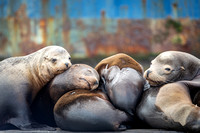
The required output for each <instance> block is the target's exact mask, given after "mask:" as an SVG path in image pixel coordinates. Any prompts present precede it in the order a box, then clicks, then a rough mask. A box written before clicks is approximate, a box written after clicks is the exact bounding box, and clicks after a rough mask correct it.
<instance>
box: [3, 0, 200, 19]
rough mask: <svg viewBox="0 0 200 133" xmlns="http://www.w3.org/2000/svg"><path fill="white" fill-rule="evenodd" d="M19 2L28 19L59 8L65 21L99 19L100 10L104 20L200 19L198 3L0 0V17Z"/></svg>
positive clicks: (185, 0) (57, 12) (181, 0)
mask: <svg viewBox="0 0 200 133" xmlns="http://www.w3.org/2000/svg"><path fill="white" fill-rule="evenodd" d="M22 3H24V4H26V5H27V15H28V17H30V18H45V17H56V18H59V17H62V13H63V8H65V13H66V14H67V15H68V16H69V18H100V17H101V12H102V11H104V12H105V16H106V17H107V18H128V19H144V18H153V19H155V18H156V19H157V18H166V17H168V16H171V17H178V18H182V17H189V18H191V19H198V18H200V0H0V17H1V18H2V17H7V16H12V15H14V13H15V12H16V11H17V10H18V9H19V7H20V5H21V4H22ZM63 3H65V5H64V6H63ZM45 10H46V11H45Z"/></svg>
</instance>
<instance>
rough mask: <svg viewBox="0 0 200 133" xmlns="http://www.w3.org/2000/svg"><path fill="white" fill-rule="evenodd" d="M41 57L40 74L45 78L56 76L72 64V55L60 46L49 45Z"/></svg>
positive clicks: (43, 50)
mask: <svg viewBox="0 0 200 133" xmlns="http://www.w3.org/2000/svg"><path fill="white" fill-rule="evenodd" d="M41 51H42V56H41V58H40V68H38V69H40V75H41V76H42V77H43V78H48V77H49V76H50V77H54V76H55V75H57V74H60V73H62V72H64V71H65V70H67V69H68V68H69V67H70V66H71V65H72V64H71V56H70V54H69V53H68V52H67V50H66V49H64V48H62V47H60V46H48V47H45V48H43V49H41Z"/></svg>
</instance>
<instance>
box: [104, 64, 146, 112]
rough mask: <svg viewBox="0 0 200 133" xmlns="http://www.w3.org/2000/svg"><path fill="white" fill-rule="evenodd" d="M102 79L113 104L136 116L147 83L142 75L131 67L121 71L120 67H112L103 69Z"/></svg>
mask: <svg viewBox="0 0 200 133" xmlns="http://www.w3.org/2000/svg"><path fill="white" fill-rule="evenodd" d="M101 77H102V79H103V81H104V84H105V92H106V94H107V95H108V97H109V99H110V101H111V103H112V104H113V105H114V106H115V107H116V108H118V109H120V110H123V111H125V112H128V113H129V114H131V115H134V112H135V108H136V105H137V103H138V101H139V99H140V96H141V94H142V91H143V89H144V85H145V83H146V80H145V79H144V78H143V76H142V75H141V73H139V72H138V71H136V70H135V69H132V68H129V67H128V68H122V69H121V70H120V68H119V67H118V66H112V67H110V68H108V69H107V68H105V69H102V72H101Z"/></svg>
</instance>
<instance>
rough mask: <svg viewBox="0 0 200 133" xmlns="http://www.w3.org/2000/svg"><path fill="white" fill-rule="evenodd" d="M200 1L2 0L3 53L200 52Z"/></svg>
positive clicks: (0, 34)
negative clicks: (59, 49) (50, 49)
mask: <svg viewBox="0 0 200 133" xmlns="http://www.w3.org/2000/svg"><path fill="white" fill-rule="evenodd" d="M199 18H200V0H0V56H15V55H24V54H28V53H30V52H33V51H35V50H37V49H40V48H42V47H44V46H47V45H60V46H63V47H65V48H66V49H67V50H68V51H69V52H70V53H71V54H72V55H74V56H89V57H91V56H95V55H98V54H112V53H116V52H126V53H149V52H161V51H164V50H182V51H187V52H191V53H200V20H199Z"/></svg>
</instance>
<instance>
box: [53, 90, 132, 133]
mask: <svg viewBox="0 0 200 133" xmlns="http://www.w3.org/2000/svg"><path fill="white" fill-rule="evenodd" d="M54 116H55V121H56V123H57V125H58V127H60V128H61V129H63V130H68V131H113V130H114V131H119V130H125V129H126V127H125V126H123V122H127V121H128V120H129V117H128V115H127V114H126V113H125V112H122V111H120V110H118V109H115V108H114V107H113V106H112V104H111V103H110V102H109V101H108V100H107V98H106V96H105V95H104V94H103V93H102V92H98V91H89V90H74V91H70V92H68V93H66V94H64V95H63V96H62V97H61V98H60V99H59V100H58V102H57V103H56V105H55V107H54Z"/></svg>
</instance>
